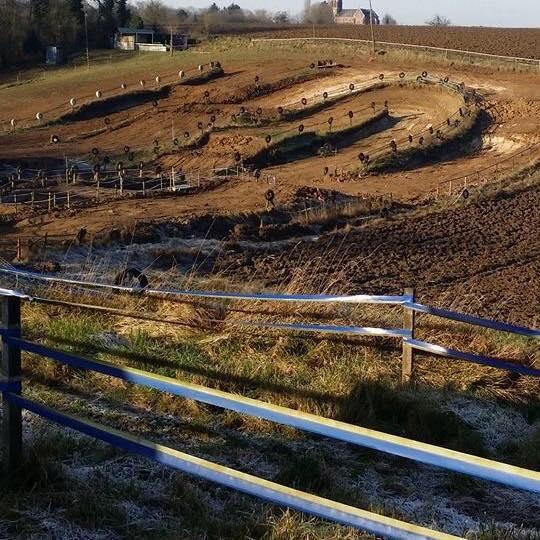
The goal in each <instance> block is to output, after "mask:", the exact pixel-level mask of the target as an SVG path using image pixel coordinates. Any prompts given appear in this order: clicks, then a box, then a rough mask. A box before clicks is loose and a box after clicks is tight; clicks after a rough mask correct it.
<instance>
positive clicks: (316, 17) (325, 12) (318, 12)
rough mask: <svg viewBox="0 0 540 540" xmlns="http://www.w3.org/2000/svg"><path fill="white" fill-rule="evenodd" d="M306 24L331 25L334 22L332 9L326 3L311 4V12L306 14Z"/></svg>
mask: <svg viewBox="0 0 540 540" xmlns="http://www.w3.org/2000/svg"><path fill="white" fill-rule="evenodd" d="M303 19H304V21H303V22H304V23H309V24H331V23H332V22H334V14H333V13H332V8H331V7H330V5H329V4H328V3H326V2H321V3H320V4H311V5H310V7H309V11H306V12H305V13H304V17H303Z"/></svg>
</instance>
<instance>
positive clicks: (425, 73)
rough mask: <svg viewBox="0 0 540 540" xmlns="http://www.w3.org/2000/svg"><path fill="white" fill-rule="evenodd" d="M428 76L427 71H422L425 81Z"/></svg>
mask: <svg viewBox="0 0 540 540" xmlns="http://www.w3.org/2000/svg"><path fill="white" fill-rule="evenodd" d="M427 76H428V73H427V71H422V77H423V78H424V79H425V78H426V77H427Z"/></svg>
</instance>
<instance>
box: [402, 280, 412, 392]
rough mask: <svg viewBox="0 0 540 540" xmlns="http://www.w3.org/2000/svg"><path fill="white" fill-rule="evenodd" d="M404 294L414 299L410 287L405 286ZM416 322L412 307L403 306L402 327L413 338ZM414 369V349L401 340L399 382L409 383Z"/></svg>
mask: <svg viewBox="0 0 540 540" xmlns="http://www.w3.org/2000/svg"><path fill="white" fill-rule="evenodd" d="M404 294H405V295H406V296H410V297H411V299H412V301H413V302H414V300H415V290H414V289H412V288H407V289H405V291H404ZM415 322H416V312H414V311H413V310H412V309H407V307H404V308H403V328H404V329H405V330H410V331H411V337H412V338H414V330H415ZM413 369H414V349H413V348H412V347H411V346H410V345H409V344H408V343H406V342H405V340H403V351H402V357H401V382H402V383H409V382H410V381H411V378H412V373H413Z"/></svg>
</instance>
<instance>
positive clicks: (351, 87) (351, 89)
mask: <svg viewBox="0 0 540 540" xmlns="http://www.w3.org/2000/svg"><path fill="white" fill-rule="evenodd" d="M349 90H350V91H351V92H352V91H353V90H354V84H353V83H351V84H349Z"/></svg>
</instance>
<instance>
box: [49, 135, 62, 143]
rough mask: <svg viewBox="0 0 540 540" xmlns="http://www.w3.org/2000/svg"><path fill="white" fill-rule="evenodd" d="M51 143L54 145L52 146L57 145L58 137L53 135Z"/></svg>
mask: <svg viewBox="0 0 540 540" xmlns="http://www.w3.org/2000/svg"><path fill="white" fill-rule="evenodd" d="M51 141H52V142H53V143H54V144H58V143H59V142H60V137H59V136H58V135H53V136H52V137H51Z"/></svg>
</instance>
